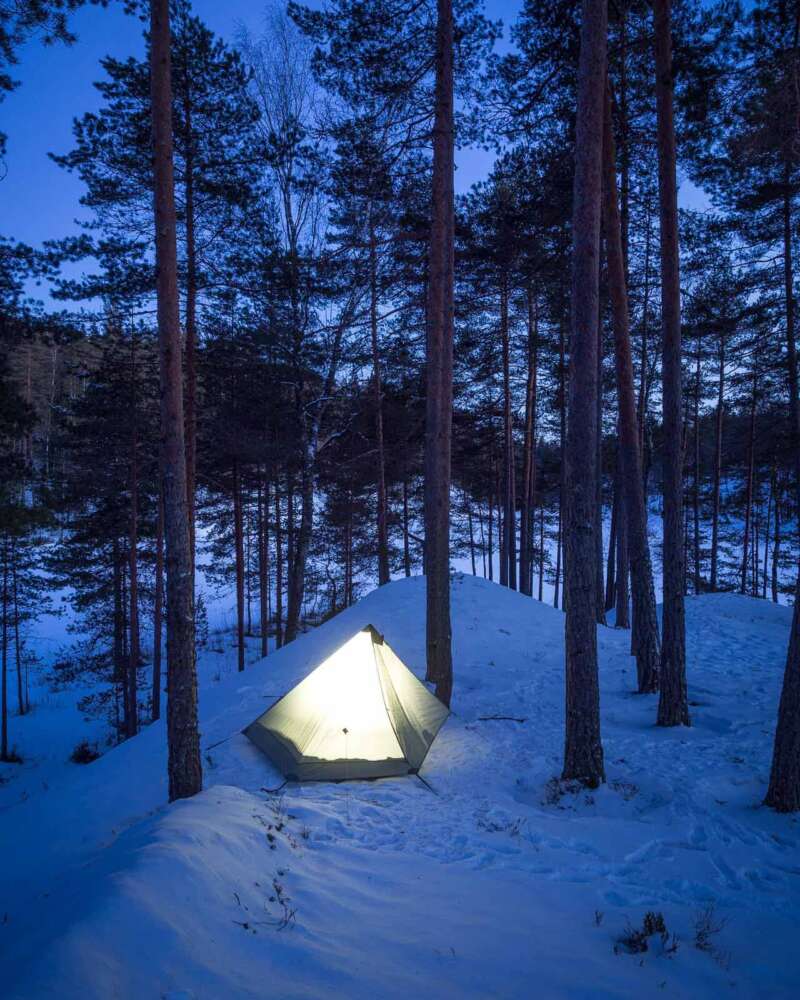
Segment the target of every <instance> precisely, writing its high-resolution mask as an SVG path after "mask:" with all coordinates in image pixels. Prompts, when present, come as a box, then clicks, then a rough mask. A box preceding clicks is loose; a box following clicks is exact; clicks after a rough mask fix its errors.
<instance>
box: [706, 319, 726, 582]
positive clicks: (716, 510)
mask: <svg viewBox="0 0 800 1000" xmlns="http://www.w3.org/2000/svg"><path fill="white" fill-rule="evenodd" d="M724 414H725V334H724V332H723V331H720V335H719V377H718V380H717V412H716V417H715V420H714V487H713V489H714V492H713V496H712V498H711V578H710V582H709V586H710V589H711V591H712V592H713V591H715V590H717V588H718V586H719V575H718V574H719V515H720V498H721V494H722V428H723V418H724Z"/></svg>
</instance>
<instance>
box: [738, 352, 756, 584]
mask: <svg viewBox="0 0 800 1000" xmlns="http://www.w3.org/2000/svg"><path fill="white" fill-rule="evenodd" d="M756 378H757V375H756V370H755V368H754V369H753V385H752V391H751V396H750V424H749V430H748V434H747V480H746V483H745V500H744V539H743V541H742V570H741V580H740V586H739V592H740V593H742V594H746V593H747V562H748V558H749V557H750V555H751V553H750V534H751V523H752V520H753V514H752V512H753V466H754V464H755V437H756Z"/></svg>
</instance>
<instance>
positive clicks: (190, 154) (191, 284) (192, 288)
mask: <svg viewBox="0 0 800 1000" xmlns="http://www.w3.org/2000/svg"><path fill="white" fill-rule="evenodd" d="M184 118H185V126H186V156H185V163H184V170H185V174H186V178H185V188H184V193H185V198H186V399H185V400H184V420H185V424H186V430H185V434H186V505H187V516H188V519H189V546H190V552H191V557H192V586H193V587H194V562H195V483H196V471H195V470H196V465H197V362H196V356H197V247H196V242H195V205H194V188H195V177H194V149H193V143H194V137H193V131H192V107H191V102H190V98H189V84H188V81H187V82H186V86H185V98H184Z"/></svg>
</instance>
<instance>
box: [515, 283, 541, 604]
mask: <svg viewBox="0 0 800 1000" xmlns="http://www.w3.org/2000/svg"><path fill="white" fill-rule="evenodd" d="M538 355H539V335H538V317H537V310H536V302H535V301H534V297H533V293H532V292H531V290H530V289H528V378H527V383H526V386H525V439H524V445H523V450H524V454H523V461H522V505H521V509H520V524H519V589H520V590H521V591H522V593H523V594H527V595H528V596H529V597H530V596H532V595H533V532H534V519H535V517H536V506H535V505H536V409H537V380H538V364H539V362H538Z"/></svg>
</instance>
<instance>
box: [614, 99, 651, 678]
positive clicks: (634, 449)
mask: <svg viewBox="0 0 800 1000" xmlns="http://www.w3.org/2000/svg"><path fill="white" fill-rule="evenodd" d="M603 147H604V156H603V167H604V169H603V195H604V219H605V232H606V258H607V264H608V284H609V293H610V298H611V310H612V316H613V322H614V359H615V365H616V376H617V401H618V409H619V440H620V449H619V456H620V458H621V462H620V465H621V473H622V481H623V498H624V499H623V503H622V504H621V505H620V506H621V511H620V513H622V512H624V514H625V525H626V529H627V530H626V531H625V537H626V542H627V547H628V559H629V566H630V574H631V584H632V587H631V590H632V597H633V623H634V627H633V639H634V653H635V656H636V675H637V682H638V690H639V692H640V693H642V694H644V693H648V692H652V691H656V690H657V689H658V671H659V660H660V649H659V641H658V618H657V617H656V598H655V589H654V587H653V568H652V564H651V560H650V543H649V540H648V536H647V510H646V508H645V503H644V491H643V487H642V462H641V455H640V453H639V433H638V426H637V420H636V399H635V394H634V386H633V359H632V354H631V338H630V314H629V311H628V289H627V285H626V281H625V262H624V257H623V253H622V229H621V225H620V217H619V208H618V204H617V175H616V154H615V150H614V132H613V126H612V118H611V92H610V89H609V88H608V87H606V91H605V119H604V143H603ZM622 575H623V574H622V573H620V578H622ZM625 604H626V606H627V600H626V601H625Z"/></svg>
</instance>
